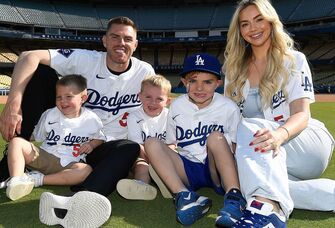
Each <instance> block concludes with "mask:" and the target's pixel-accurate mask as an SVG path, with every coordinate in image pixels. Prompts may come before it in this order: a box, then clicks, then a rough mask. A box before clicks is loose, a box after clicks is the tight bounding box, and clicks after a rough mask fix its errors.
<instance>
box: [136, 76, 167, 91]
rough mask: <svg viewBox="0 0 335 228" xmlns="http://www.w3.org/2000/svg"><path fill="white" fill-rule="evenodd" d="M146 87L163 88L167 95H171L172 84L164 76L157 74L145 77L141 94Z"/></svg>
mask: <svg viewBox="0 0 335 228" xmlns="http://www.w3.org/2000/svg"><path fill="white" fill-rule="evenodd" d="M146 85H152V86H157V87H159V88H162V89H163V90H165V91H166V92H167V95H170V93H171V87H172V86H171V83H170V81H169V80H167V79H166V78H165V77H164V76H163V75H160V74H156V75H149V76H147V77H145V78H144V79H143V81H142V83H141V92H142V91H143V89H144V87H145V86H146Z"/></svg>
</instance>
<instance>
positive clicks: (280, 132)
mask: <svg viewBox="0 0 335 228" xmlns="http://www.w3.org/2000/svg"><path fill="white" fill-rule="evenodd" d="M287 139H288V135H287V132H286V130H284V129H282V128H278V129H277V130H275V131H272V130H269V129H267V128H263V129H260V130H258V131H256V133H255V134H254V140H252V141H251V142H250V144H249V145H250V146H253V147H254V150H255V152H261V153H264V152H267V151H270V150H273V156H274V157H275V156H277V155H278V153H279V151H280V146H281V145H282V144H283V143H284V142H285V140H287Z"/></svg>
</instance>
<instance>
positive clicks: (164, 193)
mask: <svg viewBox="0 0 335 228" xmlns="http://www.w3.org/2000/svg"><path fill="white" fill-rule="evenodd" d="M149 173H150V176H151V178H152V179H153V180H154V181H155V183H156V184H157V186H158V188H159V190H160V191H161V193H162V196H163V197H164V198H167V199H172V198H173V196H172V194H171V192H170V191H169V189H168V188H167V187H166V185H165V184H164V183H163V181H162V180H161V178H160V177H159V176H158V174H157V173H156V171H155V170H154V168H153V167H152V166H151V165H149Z"/></svg>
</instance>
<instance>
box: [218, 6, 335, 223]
mask: <svg viewBox="0 0 335 228" xmlns="http://www.w3.org/2000/svg"><path fill="white" fill-rule="evenodd" d="M223 69H224V72H225V75H226V78H225V95H226V96H228V97H229V98H231V99H232V100H234V101H235V102H236V103H237V104H238V106H239V107H240V110H241V113H242V115H243V117H244V118H243V120H242V121H241V123H240V125H239V127H238V131H237V145H238V146H237V150H236V160H237V165H238V173H239V178H240V182H241V190H242V192H243V194H244V196H245V197H246V199H247V200H248V204H247V209H246V212H245V216H244V218H242V219H241V220H240V221H238V225H240V224H245V221H246V220H250V221H251V222H252V223H254V225H256V226H257V224H258V223H259V222H260V221H262V225H261V227H263V226H265V225H269V224H272V225H273V226H274V227H285V226H286V225H285V223H286V220H287V218H288V217H289V215H290V213H291V212H292V210H293V206H294V207H295V208H302V209H308V210H324V211H330V210H332V211H334V210H335V181H332V180H327V179H315V178H318V177H319V176H320V175H321V174H322V173H323V171H324V170H325V169H326V167H327V165H328V162H329V161H330V159H331V155H332V151H333V148H334V139H333V137H332V136H331V134H330V133H329V132H328V130H327V129H326V128H325V126H324V124H323V123H321V122H319V121H317V120H314V119H312V118H311V114H310V103H312V102H314V92H313V84H312V78H311V72H310V69H309V66H308V63H307V61H306V57H305V56H304V54H302V53H301V52H298V51H296V50H294V41H293V40H292V38H291V37H290V36H289V34H288V33H287V32H285V30H284V29H283V25H282V23H281V22H280V20H279V17H278V14H277V13H276V11H275V9H274V8H273V6H272V5H271V4H270V2H269V1H268V0H243V1H240V2H239V4H238V6H237V9H236V11H235V13H234V15H233V18H232V21H231V24H230V27H229V31H228V38H227V47H226V51H225V64H224V67H223ZM291 197H292V198H291ZM251 213H253V214H254V215H253V216H251ZM257 218H259V220H257ZM256 220H257V221H256ZM258 225H259V224H258Z"/></svg>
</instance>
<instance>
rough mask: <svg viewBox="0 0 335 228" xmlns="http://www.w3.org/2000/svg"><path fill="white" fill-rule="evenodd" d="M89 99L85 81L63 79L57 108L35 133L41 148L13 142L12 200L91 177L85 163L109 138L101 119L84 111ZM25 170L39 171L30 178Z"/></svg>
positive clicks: (10, 157)
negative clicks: (50, 186) (46, 187)
mask: <svg viewBox="0 0 335 228" xmlns="http://www.w3.org/2000/svg"><path fill="white" fill-rule="evenodd" d="M86 99H87V90H86V79H85V78H84V77H82V76H79V75H69V76H65V77H63V78H61V79H60V80H59V81H58V82H57V84H56V107H55V108H52V109H48V110H47V111H45V112H44V113H43V114H42V116H41V118H40V120H39V122H38V124H37V125H36V127H35V129H34V132H33V138H34V139H35V141H41V142H42V144H41V146H40V147H37V146H35V145H34V144H33V143H31V142H29V141H27V140H25V139H23V138H20V137H15V138H13V139H12V140H11V141H10V143H9V147H8V167H9V173H10V177H11V179H10V180H9V181H8V183H7V189H6V194H7V197H8V198H10V199H11V200H17V199H19V198H21V197H23V196H25V195H28V194H29V193H30V192H31V191H32V189H33V187H34V186H35V187H38V186H41V185H74V184H78V183H81V182H82V181H83V180H84V179H85V178H86V177H87V176H88V175H89V173H90V172H91V171H92V168H91V167H90V166H89V165H87V164H85V163H84V162H83V160H84V159H85V156H86V154H88V153H90V152H92V150H93V149H94V148H95V147H97V146H98V145H100V144H101V143H103V142H104V141H105V135H104V134H103V132H102V122H101V120H100V119H99V117H98V116H97V115H96V114H94V113H93V112H91V111H89V110H87V109H85V108H82V107H81V105H82V104H83V103H84V102H85V101H86ZM25 166H27V167H28V168H30V169H33V170H37V171H33V172H30V173H28V174H26V173H24V169H25Z"/></svg>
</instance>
